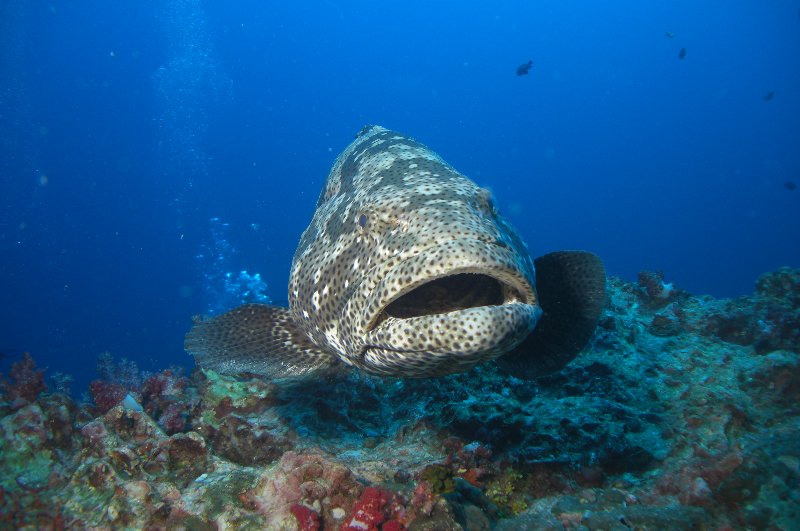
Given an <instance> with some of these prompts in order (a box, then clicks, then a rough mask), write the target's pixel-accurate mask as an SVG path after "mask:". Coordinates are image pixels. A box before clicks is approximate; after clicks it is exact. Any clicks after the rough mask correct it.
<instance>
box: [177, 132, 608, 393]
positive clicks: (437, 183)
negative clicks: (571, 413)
mask: <svg viewBox="0 0 800 531" xmlns="http://www.w3.org/2000/svg"><path fill="white" fill-rule="evenodd" d="M546 264H547V269H548V270H555V271H557V272H558V271H561V272H563V271H566V272H567V273H565V274H561V275H558V278H559V283H560V284H559V285H558V286H555V287H554V289H551V290H548V292H549V293H559V292H560V291H561V290H560V288H561V287H562V284H567V287H570V285H571V286H573V287H575V286H577V288H576V289H573V290H572V293H573V295H576V297H574V299H575V301H577V304H576V305H575V306H576V310H575V311H568V312H566V313H563V312H562V314H560V315H559V320H560V322H559V323H557V324H558V325H559V326H557V327H556V328H555V329H556V330H558V334H552V333H551V334H546V335H545V336H544V337H545V340H547V341H550V342H552V341H553V339H552V337H551V336H558V337H559V338H560V336H562V335H564V333H562V331H563V330H566V332H565V334H566V335H567V336H570V335H571V332H570V330H569V327H568V326H566V327H565V326H563V325H564V324H565V323H564V321H568V320H570V319H571V318H573V317H574V316H575V314H576V313H577V314H580V315H583V314H586V313H587V311H588V312H589V315H588V316H586V319H584V321H585V322H584V323H583V324H582V325H581V331H582V335H581V338H580V341H579V342H581V343H582V344H580V345H579V346H578V345H573V344H572V343H575V342H574V341H572V342H570V345H569V346H568V347H567V350H568V352H566V353H561V352H560V350H556V349H550V350H549V351H548V350H547V349H545V351H546V352H548V356H550V357H551V358H556V361H553V360H552V359H551V360H549V361H548V362H547V363H545V365H543V366H547V367H549V370H552V369H553V368H558V367H560V366H563V364H564V360H567V361H568V360H570V359H572V357H574V355H575V354H577V351H579V350H580V348H582V346H583V344H585V341H586V340H588V336H587V334H586V329H587V328H588V327H591V329H592V330H593V328H594V326H595V324H596V320H597V317H598V316H599V312H600V310H599V309H598V308H602V305H601V304H599V303H598V301H599V300H602V298H603V293H604V285H605V273H604V271H603V270H602V264H600V262H599V259H596V257H594V255H591V254H589V253H582V252H577V253H567V254H563V255H554V256H553V257H552V259H551V260H549V261H547V262H546ZM552 264H556V265H555V266H553V265H552ZM587 264H588V266H587ZM598 264H599V267H598ZM565 265H571V267H564V266H565ZM576 276H577V277H578V280H579V281H576V282H573V279H575V278H576ZM586 278H589V279H590V280H589V282H588V286H589V288H588V291H589V292H590V293H589V294H588V295H584V292H585V291H586V285H587V284H586V282H585V279H586ZM536 285H537V278H536V274H535V269H534V263H533V260H532V259H531V257H530V255H529V252H528V249H527V247H526V245H525V244H524V243H523V241H522V239H521V238H520V237H519V235H518V234H517V232H516V231H515V230H514V228H513V227H512V226H511V224H510V223H509V222H508V221H507V220H506V219H505V218H503V217H502V216H501V215H500V214H499V213H498V212H497V209H496V207H495V204H494V202H493V200H492V197H491V194H490V193H489V192H488V191H487V190H486V189H483V188H480V187H479V186H477V185H476V184H475V183H474V182H472V181H471V180H469V179H468V178H467V177H465V176H463V175H461V174H460V173H458V172H457V171H456V170H455V169H454V168H453V167H451V166H450V165H448V164H447V163H446V162H445V161H443V160H442V159H441V158H440V157H439V156H438V155H437V154H436V153H434V152H433V151H431V150H430V149H428V148H427V147H425V146H424V145H422V144H420V143H419V142H417V141H415V140H413V139H411V138H409V137H407V136H404V135H401V134H398V133H395V132H393V131H390V130H387V129H384V128H382V127H379V126H367V127H365V128H364V129H363V130H362V131H361V132H360V133H359V135H358V136H357V137H356V140H355V141H354V142H353V143H352V144H350V145H349V146H348V147H347V148H346V149H345V150H344V152H343V153H342V154H341V155H339V157H338V158H337V159H336V161H335V163H334V165H333V168H332V169H331V172H330V174H329V176H328V179H327V181H326V184H325V187H324V189H323V191H322V193H321V194H320V197H319V200H318V203H317V209H316V211H315V213H314V217H313V219H312V220H311V223H310V225H309V226H308V228H307V229H306V230H305V232H304V233H303V235H302V237H301V239H300V243H299V245H298V248H297V251H296V253H295V256H294V260H293V263H292V269H291V274H290V280H289V308H288V309H286V308H278V307H273V306H263V305H253V304H251V305H246V306H245V307H241V308H238V309H235V310H233V311H231V312H229V313H228V314H224V315H222V316H220V317H217V318H214V319H210V320H206V321H199V322H197V323H196V325H195V327H194V328H193V329H192V330H191V331H190V332H189V334H188V335H187V338H186V349H187V351H189V352H190V353H191V354H193V355H194V356H195V359H196V361H197V362H198V364H200V365H201V366H203V367H206V368H212V369H215V370H220V371H221V372H240V371H248V372H256V373H261V374H265V375H269V376H273V377H281V376H292V375H302V374H307V373H309V372H315V371H317V370H319V369H324V368H327V367H330V366H333V365H336V364H338V362H339V361H341V362H344V363H345V364H347V365H351V366H354V367H358V368H359V369H362V370H363V371H366V372H369V373H373V374H380V375H385V376H402V377H428V376H438V375H444V374H449V373H454V372H460V371H464V370H467V369H469V368H471V367H472V366H474V365H475V364H477V363H481V362H484V361H488V360H492V359H495V358H498V357H500V356H504V355H509V354H513V355H514V356H513V360H514V363H510V364H507V365H508V366H509V367H511V369H510V370H511V372H515V373H518V372H522V373H525V370H526V369H525V368H526V367H528V366H530V367H536V366H537V361H536V358H535V352H536V350H537V348H539V345H536V344H535V342H533V343H534V344H530V343H531V337H532V336H534V335H533V334H531V331H532V330H534V329H535V328H536V327H537V323H538V322H539V320H540V317H541V316H542V313H543V310H542V305H541V304H540V301H539V300H538V297H537V290H536ZM567 291H569V290H567ZM585 300H589V301H591V303H590V304H586V303H585V302H584V301H585ZM556 304H557V301H554V305H556ZM559 306H562V307H563V306H564V305H560V304H559ZM587 307H588V310H587ZM557 314H558V313H557ZM544 328H545V329H546V330H553V327H549V326H545V327H544ZM589 335H590V334H589ZM584 336H586V337H584ZM534 337H535V336H534ZM526 343H528V344H526ZM523 346H524V347H525V348H524V352H519V350H520V348H521V347H523ZM576 347H577V350H576ZM509 359H512V357H511V356H509ZM520 367H522V368H523V369H520ZM529 375H531V376H537V375H538V372H537V371H536V370H531V371H529Z"/></svg>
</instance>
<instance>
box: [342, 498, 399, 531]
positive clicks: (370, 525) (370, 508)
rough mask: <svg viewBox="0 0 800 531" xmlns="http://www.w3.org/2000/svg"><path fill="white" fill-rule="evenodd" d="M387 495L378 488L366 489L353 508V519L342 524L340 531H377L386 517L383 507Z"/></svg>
mask: <svg viewBox="0 0 800 531" xmlns="http://www.w3.org/2000/svg"><path fill="white" fill-rule="evenodd" d="M388 501H389V493H388V492H387V491H385V490H383V489H380V488H378V487H367V488H366V489H364V492H363V493H362V494H361V498H359V499H358V501H357V502H356V504H355V506H354V507H353V517H352V518H351V519H350V520H349V521H348V522H346V523H344V524H342V531H365V530H366V531H377V530H378V524H380V523H382V522H383V521H384V520H385V519H386V516H385V515H384V514H383V507H384V506H385V505H386V502H388Z"/></svg>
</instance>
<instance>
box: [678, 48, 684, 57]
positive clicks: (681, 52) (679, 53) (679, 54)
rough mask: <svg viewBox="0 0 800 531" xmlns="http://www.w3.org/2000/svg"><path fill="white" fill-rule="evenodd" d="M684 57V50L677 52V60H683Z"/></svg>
mask: <svg viewBox="0 0 800 531" xmlns="http://www.w3.org/2000/svg"><path fill="white" fill-rule="evenodd" d="M684 57H686V48H681V51H679V52H678V59H683V58H684Z"/></svg>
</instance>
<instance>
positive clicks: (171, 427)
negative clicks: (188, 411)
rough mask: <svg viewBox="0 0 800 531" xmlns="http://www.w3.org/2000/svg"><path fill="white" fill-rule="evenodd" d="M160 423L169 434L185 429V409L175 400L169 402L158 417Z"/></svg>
mask: <svg viewBox="0 0 800 531" xmlns="http://www.w3.org/2000/svg"><path fill="white" fill-rule="evenodd" d="M158 424H159V426H161V427H162V428H164V431H165V432H166V434H167V435H172V434H173V433H178V432H182V431H185V430H186V418H185V417H184V409H183V408H182V407H181V406H180V405H178V404H176V403H175V402H171V403H169V404H168V405H167V408H166V409H165V410H164V412H163V413H162V414H161V416H160V417H159V418H158Z"/></svg>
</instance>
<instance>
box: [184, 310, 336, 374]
mask: <svg viewBox="0 0 800 531" xmlns="http://www.w3.org/2000/svg"><path fill="white" fill-rule="evenodd" d="M183 345H184V348H185V349H186V351H187V352H188V353H189V354H191V355H192V356H194V359H195V362H196V363H197V364H198V365H199V366H200V367H202V368H204V369H211V370H214V371H216V372H219V373H224V374H236V373H241V372H250V373H255V374H262V375H264V376H268V377H270V378H285V377H290V376H303V375H306V374H310V373H313V372H316V371H320V370H322V369H326V368H328V367H331V366H332V365H334V364H335V363H336V358H335V357H334V356H333V355H332V354H330V353H328V352H325V351H324V350H321V349H320V348H319V347H317V346H316V345H315V344H314V343H312V342H311V340H309V338H308V336H307V335H306V334H305V332H303V331H302V330H301V329H300V327H298V326H297V324H296V322H295V320H294V318H293V317H292V314H291V312H290V311H289V309H288V308H282V307H280V306H268V305H265V304H245V305H243V306H239V307H238V308H234V309H233V310H231V311H229V312H226V313H224V314H222V315H219V316H217V317H213V318H211V319H205V320H201V319H195V324H194V326H193V327H192V329H191V330H190V331H189V333H188V334H186V338H185V340H184V344H183Z"/></svg>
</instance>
